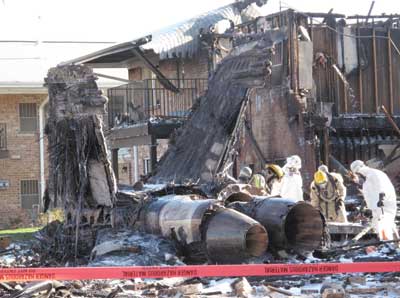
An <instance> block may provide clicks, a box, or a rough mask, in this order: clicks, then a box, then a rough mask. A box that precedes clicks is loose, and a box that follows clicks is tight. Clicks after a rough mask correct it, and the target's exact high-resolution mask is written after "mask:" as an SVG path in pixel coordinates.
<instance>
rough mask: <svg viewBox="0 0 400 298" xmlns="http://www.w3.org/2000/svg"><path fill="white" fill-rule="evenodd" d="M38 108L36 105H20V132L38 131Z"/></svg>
mask: <svg viewBox="0 0 400 298" xmlns="http://www.w3.org/2000/svg"><path fill="white" fill-rule="evenodd" d="M37 124H38V119H37V107H36V103H20V104H19V128H20V132H35V131H37V126H38V125H37Z"/></svg>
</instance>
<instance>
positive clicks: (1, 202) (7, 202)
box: [0, 94, 47, 228]
mask: <svg viewBox="0 0 400 298" xmlns="http://www.w3.org/2000/svg"><path fill="white" fill-rule="evenodd" d="M46 97H47V95H46V94H40V95H38V94H35V95H29V94H12V95H0V122H2V123H6V124H7V150H8V154H7V156H2V158H0V180H7V181H8V182H9V187H8V188H5V189H0V228H6V227H9V226H13V225H14V226H15V225H16V224H18V223H20V224H25V225H26V224H29V223H31V216H30V214H29V213H27V212H26V211H25V210H23V209H21V201H20V192H21V190H20V181H21V180H38V183H39V187H40V160H39V124H38V129H37V131H36V132H34V133H21V132H20V121H19V103H36V104H37V115H38V116H39V106H40V104H41V103H42V102H43V101H44V100H45V99H46ZM38 121H39V120H38ZM38 123H39V122H38ZM45 146H46V148H47V145H46V144H45ZM46 151H47V150H46ZM46 160H47V158H46ZM46 166H47V163H46ZM39 192H40V188H39Z"/></svg>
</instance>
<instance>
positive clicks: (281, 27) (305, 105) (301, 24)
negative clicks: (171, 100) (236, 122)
mask: <svg viewBox="0 0 400 298" xmlns="http://www.w3.org/2000/svg"><path fill="white" fill-rule="evenodd" d="M396 18H397V16H396V15H392V16H388V15H384V16H369V18H368V17H367V16H365V17H363V16H358V17H352V16H350V17H347V18H346V17H345V16H344V15H340V14H324V13H303V12H297V11H294V10H287V11H283V12H280V13H277V14H273V15H269V16H265V17H259V18H257V19H256V20H254V21H252V22H248V23H246V24H242V25H239V26H237V28H236V32H237V34H238V35H236V36H235V35H234V34H232V35H231V37H232V42H233V44H234V45H235V44H236V46H239V48H240V43H241V42H242V41H241V40H242V39H243V38H241V37H240V36H241V35H240V34H243V35H246V39H247V43H248V42H250V41H251V40H252V39H255V38H257V37H256V36H258V35H260V34H266V33H272V32H275V33H276V32H280V33H281V34H283V35H284V38H282V37H281V36H280V37H279V38H276V40H275V42H274V47H273V55H272V57H271V61H270V66H271V75H270V76H269V77H268V78H267V79H266V83H265V86H264V87H256V86H253V88H252V87H250V88H249V89H248V91H249V90H251V92H248V93H247V95H246V96H247V99H248V104H247V108H246V109H245V111H243V120H242V125H240V126H237V127H236V128H235V129H231V130H228V134H229V135H230V136H231V138H230V139H227V140H226V142H225V143H223V144H221V145H222V147H223V148H224V150H221V151H220V154H215V151H213V150H212V148H213V146H215V144H216V143H214V144H210V145H209V150H203V151H202V152H203V153H202V154H207V156H201V159H202V160H205V161H207V162H208V167H207V171H208V172H209V173H214V174H215V173H217V172H218V171H220V170H221V169H222V168H223V162H221V161H222V160H225V161H228V160H232V161H234V162H235V163H234V174H237V173H238V169H239V168H240V167H241V166H243V165H251V166H252V167H253V168H254V169H255V170H260V169H261V168H262V167H263V165H264V164H265V163H266V162H277V163H281V162H283V161H284V159H285V158H286V157H287V156H288V155H292V154H298V155H299V156H301V158H302V159H303V162H304V163H303V164H304V166H303V169H302V173H303V178H304V179H305V181H306V182H311V179H312V175H313V173H314V171H315V169H316V168H317V167H318V165H319V164H322V163H324V164H328V165H330V166H331V167H334V168H335V167H336V165H337V163H332V161H334V160H338V161H340V162H341V163H342V164H343V165H346V166H348V165H349V164H350V163H351V161H353V160H355V159H362V160H370V159H373V158H376V157H381V156H380V155H381V150H380V146H381V145H385V144H389V145H393V144H396V143H397V142H398V135H397V132H396V129H395V128H394V127H393V125H392V124H391V123H390V122H389V120H388V118H387V116H386V115H385V114H384V113H383V110H382V109H381V106H385V107H386V109H387V110H388V111H389V112H390V113H391V114H392V115H393V119H394V121H395V122H398V118H397V115H398V113H399V105H400V101H399V94H398V92H399V90H398V89H399V87H398V86H399V79H400V78H399V71H398V70H399V68H398V63H399V62H400V60H399V59H400V57H399V54H400V52H399V49H398V45H399V43H400V40H399V38H400V36H399V32H400V31H399V28H398V19H396ZM225 37H226V35H218V34H214V36H213V38H214V39H218V38H225ZM248 69H249V74H248V77H251V67H249V68H248ZM233 71H235V70H233ZM246 96H245V97H244V98H243V100H244V101H245V98H246ZM220 99H221V98H220ZM226 100H227V101H229V100H231V98H230V97H228V98H227V99H226ZM217 105H218V104H217ZM208 112H209V113H214V111H212V109H210V110H209V111H208ZM203 113H207V112H205V111H204V112H203ZM222 114H223V113H220V114H219V115H216V117H217V118H218V116H221V115H222ZM196 115H197V114H196V110H195V112H194V118H195V117H196ZM197 116H198V115H197ZM220 120H221V119H220ZM189 122H190V121H189ZM188 127H190V124H188ZM202 129H203V130H204V131H213V127H212V125H210V126H208V127H207V122H204V127H202ZM196 133H197V130H195V129H191V130H190V132H188V131H185V132H184V133H183V135H185V136H186V137H187V141H186V143H191V142H192V140H195V139H197V138H198V137H199V135H196ZM190 134H193V136H192V139H191V138H189V135H190ZM232 139H235V140H237V141H235V142H232ZM180 141H181V144H180V146H179V144H178V142H176V144H178V146H175V148H172V149H171V150H170V152H169V153H167V155H166V156H165V158H164V160H162V161H161V163H160V166H159V169H158V172H157V174H156V177H155V178H156V179H155V180H168V179H169V177H170V175H171V169H174V167H175V168H176V169H179V170H178V171H177V173H176V174H175V176H174V177H175V178H176V177H178V178H181V179H182V180H184V179H185V178H191V179H194V180H196V179H200V180H203V181H207V179H203V178H204V176H202V174H203V173H205V171H204V164H203V167H200V166H199V167H198V170H197V172H195V171H196V170H194V169H193V168H190V171H191V172H190V174H189V175H188V174H187V173H188V171H186V172H185V169H182V163H186V164H187V169H189V167H190V165H193V164H196V162H195V160H196V159H197V158H198V157H199V155H191V156H190V157H189V158H188V159H185V158H183V160H182V159H180V158H179V156H185V152H186V151H189V150H191V149H190V148H188V149H186V148H185V142H184V141H183V140H180ZM203 149H204V148H203ZM228 155H230V156H228ZM174 160H175V164H174ZM215 161H219V162H215ZM213 164H214V165H215V166H213ZM211 176H212V175H211ZM208 177H210V175H208ZM178 180H179V179H178ZM305 191H306V190H305Z"/></svg>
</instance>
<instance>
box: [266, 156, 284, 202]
mask: <svg viewBox="0 0 400 298" xmlns="http://www.w3.org/2000/svg"><path fill="white" fill-rule="evenodd" d="M283 176H284V173H283V170H282V168H281V167H280V166H278V165H276V164H267V165H266V166H265V182H266V186H265V188H266V191H267V193H268V195H269V196H274V197H275V196H280V194H281V187H282V178H283Z"/></svg>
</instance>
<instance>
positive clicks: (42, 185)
mask: <svg viewBox="0 0 400 298" xmlns="http://www.w3.org/2000/svg"><path fill="white" fill-rule="evenodd" d="M48 102H49V98H48V97H47V98H46V99H45V100H44V101H43V102H42V103H41V104H40V106H39V159H40V198H39V204H40V210H42V208H43V202H42V200H43V196H44V191H45V189H46V177H45V172H44V150H45V148H44V126H45V122H46V119H45V117H46V115H45V111H44V108H45V106H46V104H47V103H48Z"/></svg>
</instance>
